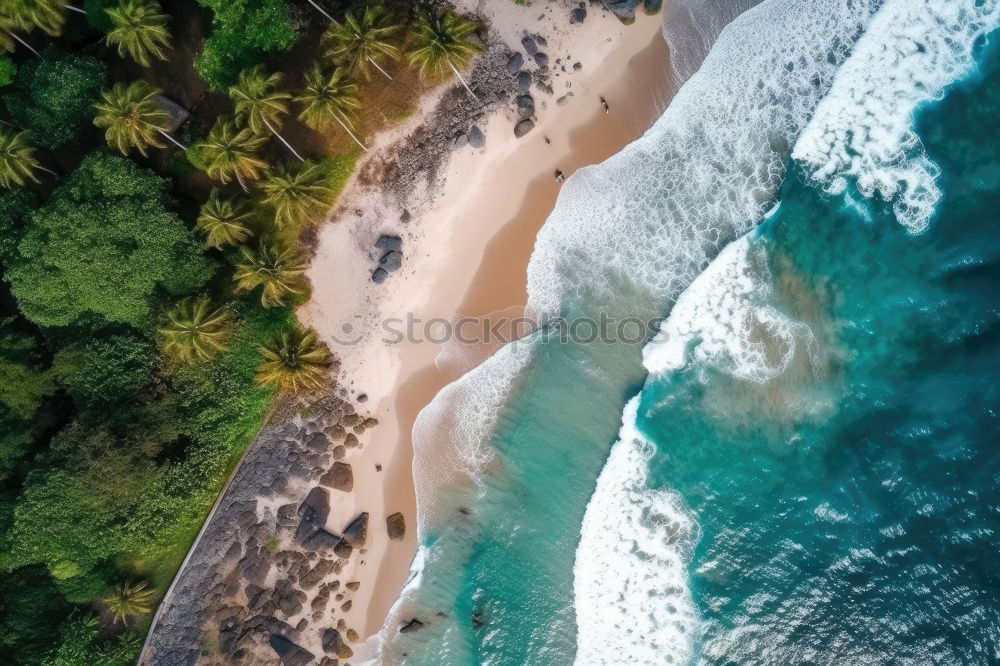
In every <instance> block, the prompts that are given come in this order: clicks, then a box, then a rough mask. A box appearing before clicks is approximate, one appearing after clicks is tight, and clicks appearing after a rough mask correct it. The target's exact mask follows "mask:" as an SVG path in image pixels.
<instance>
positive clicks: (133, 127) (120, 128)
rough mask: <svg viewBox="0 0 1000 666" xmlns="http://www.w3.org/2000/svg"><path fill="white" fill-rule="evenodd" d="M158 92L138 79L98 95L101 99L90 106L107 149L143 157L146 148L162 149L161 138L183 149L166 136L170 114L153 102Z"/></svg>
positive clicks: (120, 84)
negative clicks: (131, 150) (93, 110)
mask: <svg viewBox="0 0 1000 666" xmlns="http://www.w3.org/2000/svg"><path fill="white" fill-rule="evenodd" d="M161 92H162V91H161V90H159V89H157V88H154V87H153V86H151V85H149V84H148V83H146V82H145V81H142V80H139V81H133V82H132V83H116V84H115V85H114V86H113V87H112V88H111V90H105V91H103V92H102V93H101V100H100V101H99V102H98V103H97V104H95V105H94V108H96V109H97V117H95V118H94V124H95V125H97V126H98V127H100V128H102V129H104V130H105V132H104V137H105V138H106V139H107V140H108V145H109V146H111V147H112V148H117V149H118V150H119V151H120V152H121V154H122V155H125V154H127V153H128V151H129V150H130V149H131V148H137V149H138V150H139V152H140V153H142V154H143V155H144V156H145V155H146V147H147V146H154V147H156V148H164V147H165V144H163V142H161V141H160V137H163V138H165V139H168V140H169V141H171V142H172V143H173V144H175V145H176V146H178V147H179V148H180V149H181V150H183V149H184V146H182V145H181V144H179V143H177V141H175V140H174V139H173V137H171V136H170V135H169V134H168V133H167V128H168V127H169V121H170V114H169V113H167V111H166V110H165V109H164V108H163V107H161V106H160V105H159V104H157V102H156V97H157V95H159V94H161Z"/></svg>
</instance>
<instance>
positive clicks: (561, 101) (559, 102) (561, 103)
mask: <svg viewBox="0 0 1000 666" xmlns="http://www.w3.org/2000/svg"><path fill="white" fill-rule="evenodd" d="M567 102H569V97H567V96H566V95H563V96H562V97H560V98H559V99H557V100H556V106H566V103H567Z"/></svg>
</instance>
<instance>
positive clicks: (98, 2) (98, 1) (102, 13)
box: [83, 0, 121, 32]
mask: <svg viewBox="0 0 1000 666" xmlns="http://www.w3.org/2000/svg"><path fill="white" fill-rule="evenodd" d="M120 4H121V2H120V0H84V3H83V8H84V9H85V10H86V11H87V22H88V23H90V25H91V26H93V27H94V29H95V30H99V31H100V32H111V29H112V28H114V24H113V23H112V22H111V18H110V17H108V13H107V10H108V9H115V8H117V7H118V5H120Z"/></svg>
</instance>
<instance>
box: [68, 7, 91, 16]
mask: <svg viewBox="0 0 1000 666" xmlns="http://www.w3.org/2000/svg"><path fill="white" fill-rule="evenodd" d="M63 7H65V8H66V9H68V10H70V11H71V12H76V13H78V14H84V15H86V14H87V10H86V9H80V8H79V7H74V6H73V5H63Z"/></svg>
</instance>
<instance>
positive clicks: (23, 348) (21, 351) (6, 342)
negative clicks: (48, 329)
mask: <svg viewBox="0 0 1000 666" xmlns="http://www.w3.org/2000/svg"><path fill="white" fill-rule="evenodd" d="M11 323H12V320H10V319H6V320H4V319H0V378H2V380H0V404H2V405H4V406H6V407H7V408H8V409H10V410H11V411H13V412H14V413H15V414H17V415H18V416H20V417H21V418H22V419H25V420H28V419H31V418H32V417H33V416H34V415H35V412H36V411H38V407H39V406H40V405H41V404H42V399H43V398H44V397H45V396H46V395H48V394H49V393H50V392H51V390H52V378H51V377H50V375H49V373H48V372H46V371H44V370H43V369H42V368H41V363H40V360H39V353H38V350H37V345H36V343H35V339H34V338H33V337H32V336H30V335H28V334H26V333H23V332H21V331H18V330H15V329H14V328H13V327H12V326H11Z"/></svg>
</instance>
